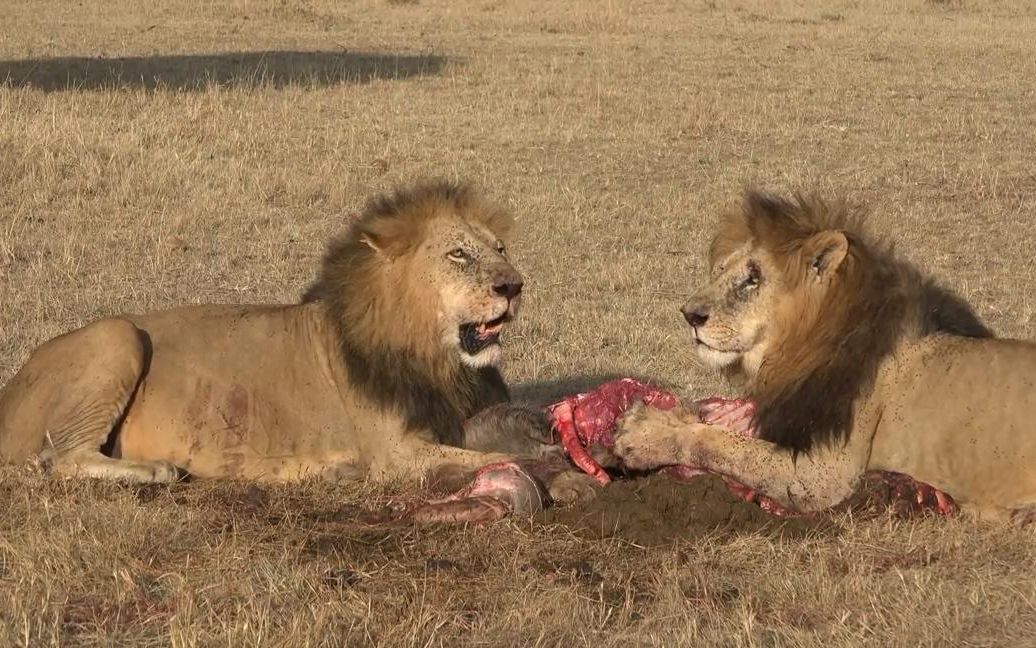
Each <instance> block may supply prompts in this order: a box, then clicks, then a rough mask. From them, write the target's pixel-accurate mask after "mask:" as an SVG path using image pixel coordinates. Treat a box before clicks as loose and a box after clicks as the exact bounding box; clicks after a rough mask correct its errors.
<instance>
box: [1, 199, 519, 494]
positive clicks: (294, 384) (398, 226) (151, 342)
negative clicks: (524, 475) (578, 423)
mask: <svg viewBox="0 0 1036 648" xmlns="http://www.w3.org/2000/svg"><path fill="white" fill-rule="evenodd" d="M511 226H512V220H511V217H510V216H509V215H508V213H506V212H505V211H504V210H502V209H501V208H499V207H497V206H494V205H493V204H490V203H489V202H487V201H486V200H485V199H483V198H482V197H480V196H479V195H478V194H476V193H475V192H473V191H472V190H470V189H468V188H466V187H464V186H460V185H455V184H449V183H431V184H424V185H419V186H417V187H415V188H413V189H411V190H409V191H401V192H399V193H396V194H395V195H392V196H386V197H380V198H377V199H375V200H372V201H371V202H370V203H369V204H368V206H367V207H366V210H365V211H364V212H363V213H362V214H361V215H360V216H359V217H358V218H357V219H356V220H355V221H354V222H353V224H352V226H351V228H350V229H349V231H348V233H347V234H346V235H345V236H344V237H343V238H342V239H341V240H339V241H337V242H336V243H334V244H333V245H332V246H331V247H330V250H329V252H328V254H327V256H326V258H325V260H324V266H323V270H322V274H321V276H320V279H319V280H318V282H317V283H316V284H315V286H314V287H313V289H312V290H311V297H312V299H309V300H308V301H306V302H305V303H303V304H295V305H276V306H227V305H222V306H191V307H185V308H178V309H175V310H167V311H161V312H155V313H150V314H147V315H126V316H122V317H114V318H110V319H105V320H101V321H97V322H94V323H92V324H90V325H88V326H85V327H83V328H81V329H79V330H76V331H73V332H71V333H68V334H66V335H63V336H60V337H58V338H55V339H53V340H50V341H49V342H47V343H46V344H44V345H42V346H41V347H39V348H38V349H36V350H35V351H34V352H33V353H32V355H31V357H30V358H29V360H28V361H27V362H26V364H25V366H24V367H23V368H22V369H21V370H20V371H19V372H18V374H17V375H16V376H15V377H14V378H13V379H12V380H11V381H10V383H9V384H8V385H7V386H6V387H5V388H4V389H3V391H2V392H0V458H2V459H4V460H6V461H8V462H12V461H24V460H26V459H29V458H32V457H34V456H38V457H39V459H40V460H41V463H43V464H44V465H46V466H49V467H50V468H51V469H52V470H53V471H55V472H57V473H62V474H72V475H85V476H97V477H106V478H113V479H122V480H130V481H139V482H164V481H170V480H173V479H176V478H177V476H178V472H179V471H178V469H179V470H183V471H187V472H188V473H190V474H192V475H196V476H199V477H236V478H245V479H257V480H288V479H295V478H302V477H305V476H311V475H323V476H328V477H334V476H363V475H369V476H372V477H379V476H388V475H390V474H400V475H404V476H411V477H415V476H416V477H421V476H424V475H425V474H426V473H427V472H428V471H429V470H432V469H437V468H441V467H444V466H451V467H454V466H455V467H457V468H459V469H469V468H476V467H479V466H482V465H485V464H487V463H490V462H493V461H499V460H501V459H505V458H508V457H504V456H503V455H500V454H492V453H483V452H476V451H472V450H469V449H462V448H460V447H456V446H460V445H463V441H464V438H463V436H464V432H463V426H464V422H465V421H466V420H467V419H468V418H469V417H470V416H472V415H473V414H475V413H476V412H479V411H480V410H482V409H483V408H486V407H487V406H490V405H493V404H496V403H501V402H504V401H506V400H507V399H508V393H507V388H506V386H505V384H504V382H503V380H502V378H501V376H500V373H499V372H498V371H497V369H496V365H497V364H498V363H499V361H500V359H501V347H500V341H499V336H500V332H501V330H502V329H503V328H504V326H505V325H506V323H507V322H508V321H509V320H510V319H511V318H512V316H513V315H514V314H515V310H516V309H517V307H518V304H519V301H520V299H521V297H520V295H521V290H522V277H521V275H519V273H518V271H517V270H516V269H515V268H514V266H513V265H512V264H511V262H510V261H509V260H508V257H507V252H506V249H505V248H504V240H505V239H506V238H507V235H508V233H509V231H510V229H511Z"/></svg>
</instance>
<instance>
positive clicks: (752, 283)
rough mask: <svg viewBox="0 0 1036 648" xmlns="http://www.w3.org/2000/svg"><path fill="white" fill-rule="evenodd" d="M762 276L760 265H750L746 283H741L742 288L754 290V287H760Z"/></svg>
mask: <svg viewBox="0 0 1036 648" xmlns="http://www.w3.org/2000/svg"><path fill="white" fill-rule="evenodd" d="M760 275H761V273H760V271H759V266H758V265H756V264H754V263H750V264H748V276H747V277H745V279H744V281H742V282H741V287H742V288H754V287H756V286H758V285H759V279H760Z"/></svg>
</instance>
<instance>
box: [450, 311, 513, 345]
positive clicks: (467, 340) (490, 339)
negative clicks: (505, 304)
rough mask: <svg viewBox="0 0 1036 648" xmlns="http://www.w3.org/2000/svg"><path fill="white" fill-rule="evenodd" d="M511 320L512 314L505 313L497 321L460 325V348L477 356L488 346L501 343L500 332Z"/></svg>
mask: <svg viewBox="0 0 1036 648" xmlns="http://www.w3.org/2000/svg"><path fill="white" fill-rule="evenodd" d="M510 320H511V314H510V313H507V312H505V313H504V314H503V315H501V316H500V317H497V318H496V319H491V320H487V321H485V322H468V323H467V324H461V325H460V347H461V349H463V350H464V352H465V353H467V354H468V355H475V354H476V353H478V352H479V351H482V350H483V349H485V348H486V347H488V346H492V345H494V344H499V343H500V332H501V331H503V330H504V325H505V324H507V322H509V321H510Z"/></svg>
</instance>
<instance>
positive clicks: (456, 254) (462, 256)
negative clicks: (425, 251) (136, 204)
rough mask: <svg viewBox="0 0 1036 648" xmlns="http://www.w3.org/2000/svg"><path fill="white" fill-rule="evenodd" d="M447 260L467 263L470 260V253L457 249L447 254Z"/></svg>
mask: <svg viewBox="0 0 1036 648" xmlns="http://www.w3.org/2000/svg"><path fill="white" fill-rule="evenodd" d="M446 258H447V259H449V260H450V261H453V262H454V263H467V262H468V261H469V260H470V257H468V253H467V252H465V251H464V250H463V249H462V248H456V249H454V250H450V251H449V252H447V253H446Z"/></svg>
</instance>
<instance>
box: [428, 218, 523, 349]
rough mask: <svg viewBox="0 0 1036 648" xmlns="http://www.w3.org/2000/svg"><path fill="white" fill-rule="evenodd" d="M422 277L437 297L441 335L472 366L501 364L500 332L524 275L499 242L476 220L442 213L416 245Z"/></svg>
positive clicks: (516, 304) (518, 296)
mask: <svg viewBox="0 0 1036 648" xmlns="http://www.w3.org/2000/svg"><path fill="white" fill-rule="evenodd" d="M419 256H420V258H421V265H422V266H423V267H422V268H421V275H420V276H423V277H426V278H427V281H428V288H429V289H430V290H434V291H435V292H436V293H437V295H438V303H439V308H438V322H439V327H440V335H441V339H442V341H443V344H445V345H446V346H447V347H448V348H450V349H451V350H455V351H456V352H457V353H459V354H460V358H461V361H462V362H464V363H465V364H467V365H469V366H471V367H485V366H493V365H497V364H499V363H500V360H501V359H502V355H503V354H502V350H501V346H500V333H501V332H502V331H503V329H504V327H505V326H506V325H507V323H508V322H510V321H511V319H512V318H513V317H514V316H515V314H516V313H517V311H518V307H519V305H520V304H521V293H522V276H521V274H519V273H518V270H517V269H515V267H514V266H513V265H512V264H511V261H510V260H509V259H508V258H507V250H506V248H505V247H504V243H503V241H501V239H500V238H498V237H497V236H496V234H494V233H493V232H492V231H490V229H489V228H488V227H486V226H485V225H484V224H482V223H479V222H473V221H471V220H465V219H462V218H459V217H450V216H443V217H440V218H438V219H436V220H435V221H433V222H432V223H431V224H430V226H429V229H428V233H427V237H426V239H425V241H424V243H423V245H422V246H421V248H420V252H419Z"/></svg>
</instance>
